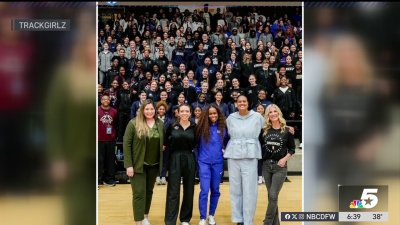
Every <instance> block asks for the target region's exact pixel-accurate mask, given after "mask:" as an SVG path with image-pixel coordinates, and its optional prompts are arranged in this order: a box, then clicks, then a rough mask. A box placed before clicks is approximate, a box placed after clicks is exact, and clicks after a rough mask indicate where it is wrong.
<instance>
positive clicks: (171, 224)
mask: <svg viewBox="0 0 400 225" xmlns="http://www.w3.org/2000/svg"><path fill="white" fill-rule="evenodd" d="M170 159H171V161H170V165H169V172H168V187H167V204H166V207H165V224H166V225H175V224H176V220H177V218H178V212H179V201H180V200H179V198H180V182H181V177H183V200H182V205H181V210H180V215H179V219H180V221H181V222H189V221H190V220H191V219H192V213H193V195H194V176H195V171H196V162H195V157H194V154H193V153H192V152H190V151H187V152H172V153H171V157H170Z"/></svg>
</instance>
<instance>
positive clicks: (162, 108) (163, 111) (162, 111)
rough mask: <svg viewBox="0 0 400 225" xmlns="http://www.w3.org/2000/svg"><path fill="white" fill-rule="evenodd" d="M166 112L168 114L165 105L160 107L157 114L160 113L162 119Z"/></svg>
mask: <svg viewBox="0 0 400 225" xmlns="http://www.w3.org/2000/svg"><path fill="white" fill-rule="evenodd" d="M165 112H166V110H165V107H164V106H163V105H162V106H159V107H158V109H157V113H158V115H159V116H160V117H162V116H164V115H165Z"/></svg>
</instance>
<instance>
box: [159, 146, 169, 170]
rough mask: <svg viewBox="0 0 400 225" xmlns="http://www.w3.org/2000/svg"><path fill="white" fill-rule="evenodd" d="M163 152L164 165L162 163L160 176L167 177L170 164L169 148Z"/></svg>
mask: <svg viewBox="0 0 400 225" xmlns="http://www.w3.org/2000/svg"><path fill="white" fill-rule="evenodd" d="M162 154H163V165H162V169H161V173H160V177H166V176H167V169H168V165H169V150H168V149H165V150H164V151H163V153H162Z"/></svg>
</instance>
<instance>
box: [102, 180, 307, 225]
mask: <svg viewBox="0 0 400 225" xmlns="http://www.w3.org/2000/svg"><path fill="white" fill-rule="evenodd" d="M288 178H289V180H290V181H291V182H285V183H284V185H283V188H282V190H281V193H280V194H279V211H280V212H282V211H286V212H298V211H301V209H302V176H289V177H288ZM220 189H221V197H220V200H219V204H218V208H217V211H216V215H215V219H216V222H217V224H218V225H225V224H233V223H232V222H231V207H230V199H229V182H224V183H223V184H221V188H220ZM166 190H167V186H166V185H161V186H158V185H156V186H155V187H154V194H153V201H152V206H151V209H150V214H149V220H150V222H151V224H152V225H162V224H164V211H165V198H166ZM199 191H200V186H199V185H196V186H195V194H194V206H193V217H192V220H191V222H190V224H192V225H197V224H199V210H198V195H199ZM181 192H182V189H181ZM181 199H182V198H181ZM266 209H267V188H266V187H265V185H264V184H263V185H259V186H258V202H257V210H256V215H255V219H254V224H262V221H263V219H264V215H265V211H266ZM178 218H179V217H178ZM133 224H134V220H133V212H132V191H131V186H130V184H120V185H117V186H115V187H108V186H101V187H100V189H99V190H98V225H133ZM177 224H180V222H179V219H178V222H177ZM290 224H291V225H299V224H301V223H300V222H299V223H297V222H291V223H290Z"/></svg>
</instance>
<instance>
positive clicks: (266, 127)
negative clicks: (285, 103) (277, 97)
mask: <svg viewBox="0 0 400 225" xmlns="http://www.w3.org/2000/svg"><path fill="white" fill-rule="evenodd" d="M272 107H275V109H276V111H278V119H279V123H280V125H281V133H283V132H285V129H286V120H285V119H284V118H283V114H282V111H281V109H280V108H279V107H278V106H277V105H275V104H270V105H268V106H267V109H266V110H265V113H264V119H265V124H264V127H263V135H264V136H265V135H266V134H267V133H268V130H269V129H271V127H272V122H271V121H270V120H269V111H270V109H271V108H272Z"/></svg>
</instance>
